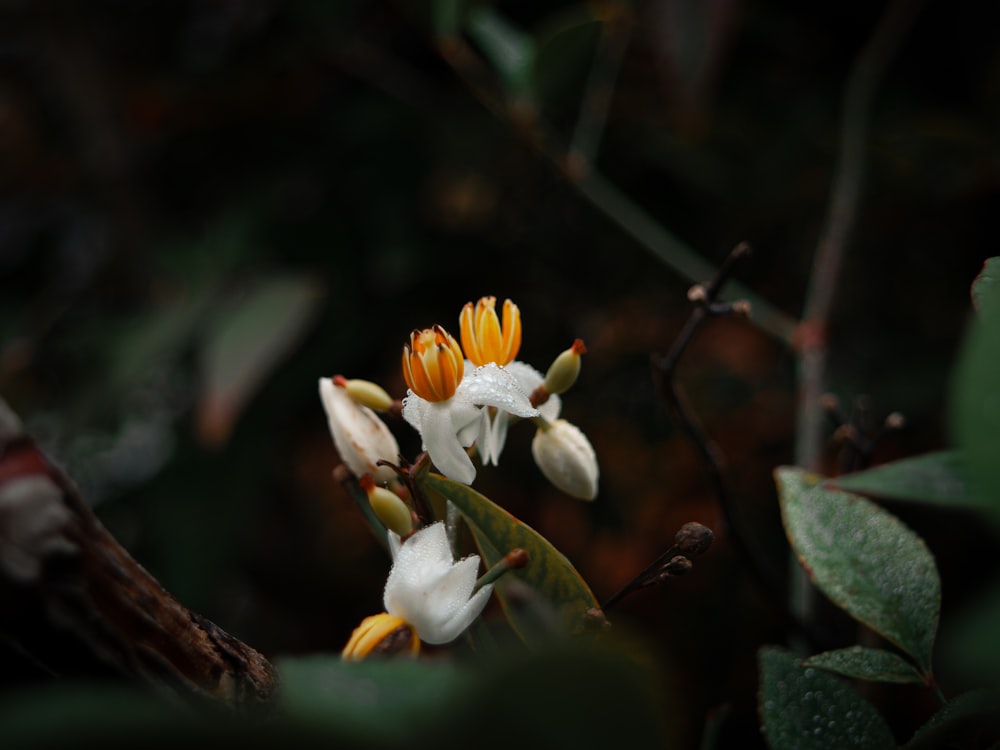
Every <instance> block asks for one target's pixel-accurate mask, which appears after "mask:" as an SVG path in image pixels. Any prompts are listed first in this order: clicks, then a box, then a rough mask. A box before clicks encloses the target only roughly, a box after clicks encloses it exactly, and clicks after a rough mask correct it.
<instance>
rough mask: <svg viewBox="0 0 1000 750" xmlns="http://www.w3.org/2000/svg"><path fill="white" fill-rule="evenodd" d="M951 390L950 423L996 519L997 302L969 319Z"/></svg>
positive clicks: (999, 452) (999, 482)
mask: <svg viewBox="0 0 1000 750" xmlns="http://www.w3.org/2000/svg"><path fill="white" fill-rule="evenodd" d="M993 291H994V290H993V289H992V287H991V289H990V292H993ZM982 293H983V294H984V295H986V294H987V293H986V292H985V291H984V292H982ZM989 296H990V297H994V296H996V295H995V294H990V295H989ZM950 396H951V410H950V413H949V419H950V428H951V431H952V434H953V436H954V439H955V442H956V447H957V448H958V449H959V450H961V451H962V452H963V454H964V455H965V456H966V459H967V461H968V471H969V481H970V485H971V488H972V492H973V495H974V497H975V500H976V502H977V503H978V504H979V506H980V507H981V508H982V509H983V510H985V511H986V513H987V514H988V516H989V518H991V519H992V520H994V521H995V522H997V523H1000V461H998V460H997V457H998V456H1000V304H997V303H995V301H994V303H991V304H988V305H984V306H983V308H982V309H981V310H980V314H979V315H978V316H977V317H976V318H975V319H973V320H971V321H970V323H969V328H968V330H967V331H966V335H965V339H964V341H963V343H962V347H961V350H960V354H959V357H958V361H957V363H956V366H955V370H954V372H953V373H952V381H951V387H950Z"/></svg>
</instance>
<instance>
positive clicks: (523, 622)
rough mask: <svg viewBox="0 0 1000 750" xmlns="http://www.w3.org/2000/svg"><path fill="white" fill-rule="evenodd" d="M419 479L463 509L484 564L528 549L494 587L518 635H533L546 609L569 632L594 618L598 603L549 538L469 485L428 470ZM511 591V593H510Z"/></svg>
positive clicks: (493, 563)
mask: <svg viewBox="0 0 1000 750" xmlns="http://www.w3.org/2000/svg"><path fill="white" fill-rule="evenodd" d="M417 481H418V483H419V484H421V485H422V487H423V489H424V491H426V492H429V493H436V494H437V495H439V496H441V497H444V498H446V499H448V500H450V501H451V502H452V503H453V504H454V505H455V506H456V507H457V508H458V509H459V510H460V511H461V512H462V515H463V517H464V518H465V520H466V521H467V523H468V524H469V527H470V528H471V529H472V533H473V534H474V536H475V537H476V540H477V543H478V545H479V549H480V553H481V555H482V557H483V561H484V562H485V564H486V565H487V566H488V567H492V566H493V565H496V564H497V563H498V562H499V561H500V560H501V559H502V558H503V556H504V555H505V554H507V553H508V552H510V551H511V550H512V549H514V548H516V547H520V548H521V549H523V550H524V551H525V552H527V553H528V558H529V562H528V564H527V566H526V567H524V568H522V569H520V570H517V571H514V572H513V573H508V574H506V575H505V576H503V578H501V579H500V580H499V581H498V582H497V583H498V585H497V586H496V589H495V590H496V591H497V595H498V596H500V597H501V602H502V603H503V605H504V610H505V612H506V614H507V616H508V619H509V620H510V621H511V625H512V626H513V627H514V629H515V630H516V631H517V632H518V634H519V635H521V637H522V638H525V639H526V640H527V639H530V638H532V637H533V634H534V633H536V632H537V629H538V624H539V613H540V612H544V611H545V610H546V609H548V608H551V609H552V611H553V612H555V613H557V615H558V616H560V617H564V618H565V620H566V623H565V624H568V626H569V628H570V630H571V631H575V630H577V629H579V628H583V627H586V626H587V625H588V624H590V623H593V621H594V618H593V617H592V616H591V615H589V614H588V610H592V609H599V608H600V605H599V604H598V602H597V600H596V599H595V598H594V595H593V594H592V593H591V591H590V588H589V587H588V586H587V584H586V583H585V582H584V580H583V578H581V577H580V574H579V573H578V572H577V571H576V569H575V568H574V567H573V565H572V564H571V563H570V561H569V560H567V559H566V557H565V555H563V554H562V553H561V552H560V551H559V550H557V549H556V548H555V547H553V546H552V544H551V543H550V542H549V541H548V540H547V539H545V538H544V537H543V536H541V535H540V534H539V533H538V532H536V531H535V530H534V529H532V528H531V527H529V526H527V525H525V524H524V523H522V522H521V521H519V520H518V519H516V518H514V516H512V515H511V514H510V513H508V512H507V511H505V510H504V509H503V508H501V507H500V506H498V505H496V504H495V503H493V502H492V501H491V500H490V499H489V498H487V497H484V496H483V495H480V494H479V493H478V492H476V491H475V490H473V489H472V488H471V487H468V486H466V485H464V484H459V483H458V482H454V481H452V480H450V479H448V478H446V477H443V476H440V475H439V474H434V473H432V472H428V473H426V474H425V475H423V477H422V478H418V480H417ZM508 579H510V580H508ZM519 584H520V585H519ZM525 587H526V588H527V590H525ZM512 592H513V593H514V594H515V595H516V596H515V597H511V596H509V594H511V593H512ZM514 598H516V599H517V602H515V601H513V599H514ZM542 617H543V619H544V615H543V616H542ZM558 625H564V623H562V622H560V623H558ZM558 625H557V627H558Z"/></svg>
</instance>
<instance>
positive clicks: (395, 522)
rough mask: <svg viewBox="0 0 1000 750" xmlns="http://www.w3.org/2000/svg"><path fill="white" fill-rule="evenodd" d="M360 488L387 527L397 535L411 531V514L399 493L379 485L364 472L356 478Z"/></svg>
mask: <svg viewBox="0 0 1000 750" xmlns="http://www.w3.org/2000/svg"><path fill="white" fill-rule="evenodd" d="M358 484H360V485H361V489H363V490H364V491H365V494H367V495H368V502H369V503H371V506H372V510H373V511H375V515H376V516H378V520H379V521H381V522H382V523H383V524H384V525H385V527H386V528H387V529H389V530H390V531H395V532H396V533H397V534H399V536H401V537H406V536H409V534H410V532H412V531H413V515H412V514H411V513H410V509H409V508H408V507H407V505H406V503H404V502H403V501H402V500H401V499H400V497H399V495H397V494H396V493H395V492H392V491H391V490H387V489H386V488H385V487H379V486H378V485H376V484H375V481H374V480H373V479H372V478H371V476H370V475H368V474H366V475H365V476H363V477H361V479H360V480H358Z"/></svg>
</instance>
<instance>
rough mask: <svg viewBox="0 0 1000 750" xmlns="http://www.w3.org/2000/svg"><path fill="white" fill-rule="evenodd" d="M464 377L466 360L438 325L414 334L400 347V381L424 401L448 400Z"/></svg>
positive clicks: (454, 342) (452, 339)
mask: <svg viewBox="0 0 1000 750" xmlns="http://www.w3.org/2000/svg"><path fill="white" fill-rule="evenodd" d="M464 374H465V358H464V357H463V356H462V348H461V347H460V346H459V345H458V342H457V341H456V340H455V337H454V336H452V335H451V334H450V333H448V332H447V331H446V330H445V329H444V328H442V327H441V326H434V327H433V328H425V329H424V330H422V331H413V333H411V334H410V343H409V344H406V345H404V346H403V378H404V379H405V380H406V385H407V386H409V388H410V390H411V391H413V392H414V393H415V394H417V395H418V396H420V398H422V399H424V400H425V401H447V400H448V399H449V398H451V397H452V396H454V395H455V389H456V388H458V384H459V383H460V382H462V376H463V375H464Z"/></svg>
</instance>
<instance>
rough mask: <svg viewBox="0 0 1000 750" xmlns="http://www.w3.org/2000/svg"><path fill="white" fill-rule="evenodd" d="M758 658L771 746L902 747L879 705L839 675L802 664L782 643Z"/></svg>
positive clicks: (761, 705)
mask: <svg viewBox="0 0 1000 750" xmlns="http://www.w3.org/2000/svg"><path fill="white" fill-rule="evenodd" d="M758 660H759V663H760V691H759V695H758V711H759V713H760V719H761V723H762V725H763V728H764V737H765V739H766V740H767V744H768V747H770V748H771V750H847V749H848V748H865V750H884V749H885V748H893V747H895V746H896V743H895V740H894V738H893V736H892V732H891V731H890V730H889V727H888V726H887V725H886V723H885V721H883V719H882V717H881V716H879V714H878V712H877V711H876V710H875V709H874V707H872V705H871V704H870V703H868V702H867V701H865V700H864V699H863V698H862V697H861V696H860V695H858V693H857V691H855V690H854V689H853V688H851V687H850V686H849V685H847V684H846V683H845V682H843V681H842V680H840V679H839V678H837V677H835V676H834V675H832V674H830V673H829V672H826V671H824V670H821V669H815V668H813V667H804V666H802V663H801V660H800V659H799V657H797V656H796V655H795V654H793V653H792V652H790V651H788V650H786V649H782V648H778V647H776V646H765V647H764V648H762V649H760V651H759V652H758Z"/></svg>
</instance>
